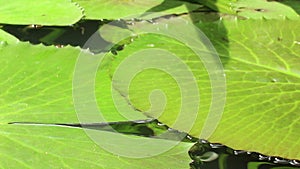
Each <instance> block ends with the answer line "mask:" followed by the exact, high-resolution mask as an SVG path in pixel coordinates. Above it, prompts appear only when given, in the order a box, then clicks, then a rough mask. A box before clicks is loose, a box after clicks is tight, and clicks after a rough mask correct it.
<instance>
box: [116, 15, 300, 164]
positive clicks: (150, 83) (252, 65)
mask: <svg viewBox="0 0 300 169" xmlns="http://www.w3.org/2000/svg"><path fill="white" fill-rule="evenodd" d="M222 24H224V26H225V28H226V29H227V31H228V32H227V35H226V34H225V37H224V35H222V34H221V31H220V32H219V33H216V32H215V31H212V28H213V25H222ZM299 24H300V22H299V20H297V21H290V20H270V21H268V20H260V21H257V20H245V21H224V22H218V23H210V24H209V23H206V24H205V23H199V26H200V27H201V28H202V30H203V31H204V32H205V33H207V34H208V35H209V37H214V38H215V39H212V40H213V42H214V44H217V45H215V47H216V48H217V50H218V51H221V60H222V63H223V66H224V70H225V75H226V81H227V96H226V104H225V111H224V113H223V116H222V119H221V121H220V123H219V124H218V128H217V130H216V131H214V133H213V134H212V135H211V136H210V137H207V138H204V139H209V140H210V141H212V142H220V143H223V144H226V145H228V146H230V147H233V148H234V149H242V150H250V151H258V152H260V153H263V154H267V155H274V156H282V157H286V158H292V159H300V153H299V151H298V149H299V148H300V139H299V138H300V135H299V129H300V123H299V118H298V117H299V116H298V114H299V111H300V110H299V106H298V100H299V98H300V93H299V91H298V89H299V87H300V86H299V82H300V75H299V63H300V60H299V55H300V48H299V44H300V43H299V39H300V37H299V36H298V34H297V32H299V26H296V25H299ZM214 27H215V26H214ZM218 34H220V36H218ZM226 44H228V45H226ZM156 47H157V48H160V49H164V50H168V51H171V52H172V53H174V54H176V56H177V57H178V58H180V59H182V62H183V63H184V64H186V65H187V66H189V67H190V69H191V72H192V73H193V74H194V75H195V79H197V84H198V87H199V95H200V105H199V106H200V107H199V109H200V110H199V111H198V117H197V120H195V123H194V125H193V128H192V129H191V130H190V131H188V132H189V133H190V134H192V135H193V136H196V137H199V136H200V134H201V132H202V129H203V127H204V125H205V119H206V118H207V114H208V110H209V108H210V105H211V91H210V90H211V88H210V84H209V82H210V81H209V78H208V74H207V72H206V70H205V67H204V66H203V65H202V64H201V61H200V60H199V58H197V57H196V56H195V54H194V53H193V52H192V51H191V50H190V49H189V48H187V47H186V46H185V45H184V44H182V43H180V42H178V41H176V40H174V39H170V38H166V37H161V36H158V35H153V34H147V35H141V36H139V38H137V39H136V40H134V42H132V43H131V44H130V45H128V46H127V47H126V48H125V49H124V50H123V51H121V52H120V53H119V55H118V56H117V57H116V59H115V60H114V62H113V64H112V65H113V66H112V68H111V74H112V75H114V73H116V72H117V71H116V70H118V69H121V67H122V66H120V65H121V64H122V63H123V62H124V61H125V60H126V59H127V57H128V56H131V55H136V54H135V53H136V52H137V51H139V50H141V51H143V50H147V49H151V48H156ZM148 54H149V53H148ZM143 55H144V53H141V54H140V57H141V58H143V57H142V56H143ZM165 55H166V54H165V53H163V52H162V53H161V55H159V54H157V53H155V52H153V57H154V56H156V57H161V58H163V57H164V56H165ZM136 58H138V57H136ZM156 60H157V62H159V61H160V60H159V59H156ZM124 63H126V65H128V67H130V66H129V64H128V63H127V62H124ZM133 63H135V62H133ZM172 63H173V62H169V63H168V64H166V63H164V64H165V65H166V66H172ZM135 64H137V65H139V64H141V65H142V62H136V63H135ZM121 70H124V69H121ZM178 71H179V72H180V71H183V70H182V69H181V68H179V67H178ZM114 80H115V82H116V83H115V87H116V88H117V89H119V91H120V92H121V93H122V94H123V95H126V96H127V97H128V98H129V99H130V101H131V103H132V105H133V106H134V107H135V108H137V109H139V110H141V111H143V112H144V113H145V114H147V115H149V116H152V117H156V118H158V119H159V120H160V121H162V122H164V123H166V124H167V125H169V126H171V127H174V128H176V129H178V130H185V128H184V127H181V126H180V125H175V124H176V120H177V118H179V112H180V108H181V101H182V95H181V93H180V90H179V89H180V88H181V87H182V86H180V85H179V84H178V83H177V82H176V80H175V79H174V77H172V76H171V75H170V74H168V73H165V72H163V71H159V70H156V69H145V70H143V71H141V72H139V73H138V74H136V76H135V77H134V78H133V79H132V80H131V81H130V85H129V87H130V88H129V90H128V91H125V90H124V86H125V87H126V85H125V84H123V83H124V82H125V81H124V79H123V78H120V77H119V79H118V78H116V79H114ZM122 82H123V83H122ZM190 82H191V81H187V82H186V83H190ZM185 85H186V84H185ZM183 86H184V85H183ZM156 89H159V90H161V91H163V92H164V94H161V93H160V92H156V91H157V90H156ZM155 90H156V91H155ZM151 92H152V93H151ZM195 96H196V95H194V94H192V95H189V97H191V98H194V97H195ZM195 98H196V97H195ZM220 99H222V98H220ZM156 100H157V101H156ZM194 104H195V103H192V102H191V103H190V106H193V105H194ZM186 113H190V112H186ZM216 119H217V116H216ZM210 122H212V121H210ZM182 124H183V126H184V122H182ZM208 125H209V124H208Z"/></svg>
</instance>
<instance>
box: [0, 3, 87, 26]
mask: <svg viewBox="0 0 300 169" xmlns="http://www.w3.org/2000/svg"><path fill="white" fill-rule="evenodd" d="M0 3H1V4H5V5H1V7H0V23H4V24H16V25H30V24H36V25H72V24H74V23H76V22H77V21H78V20H80V19H81V18H82V16H83V14H82V9H81V8H80V7H79V6H78V5H76V4H75V3H72V2H71V1H70V0H44V1H39V0H16V1H10V2H9V3H7V2H6V1H4V0H1V1H0Z"/></svg>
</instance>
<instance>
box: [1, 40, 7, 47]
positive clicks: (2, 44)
mask: <svg viewBox="0 0 300 169" xmlns="http://www.w3.org/2000/svg"><path fill="white" fill-rule="evenodd" d="M7 45H8V44H7V42H6V41H0V46H7Z"/></svg>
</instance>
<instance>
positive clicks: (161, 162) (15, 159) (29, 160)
mask: <svg viewBox="0 0 300 169" xmlns="http://www.w3.org/2000/svg"><path fill="white" fill-rule="evenodd" d="M0 129H1V131H0V139H1V145H0V157H1V159H2V162H1V164H0V166H1V168H99V169H107V168H111V169H119V168H134V169H140V168H148V169H151V168H161V169H164V168H188V164H189V162H190V158H189V157H188V154H187V151H188V149H189V147H190V146H191V143H180V144H179V145H178V146H176V147H175V148H173V149H172V150H170V151H168V152H166V153H164V154H161V155H158V156H155V157H151V158H143V159H133V158H125V157H120V156H118V155H114V154H111V153H109V152H107V151H105V150H103V149H102V148H100V147H99V146H98V145H97V144H96V143H94V142H93V141H92V140H91V139H90V138H89V137H88V136H87V135H86V133H85V132H84V131H83V130H82V129H78V128H69V127H55V126H24V125H23V126H22V125H7V124H1V125H0ZM99 132H100V133H101V131H99ZM102 133H103V135H106V136H107V133H104V132H103V131H102ZM111 135H116V134H114V133H112V134H111ZM139 139H141V138H139ZM142 139H144V141H145V142H146V141H148V140H149V139H150V138H142ZM106 140H109V139H106ZM111 143H113V144H115V145H118V144H122V143H121V142H117V141H116V140H111Z"/></svg>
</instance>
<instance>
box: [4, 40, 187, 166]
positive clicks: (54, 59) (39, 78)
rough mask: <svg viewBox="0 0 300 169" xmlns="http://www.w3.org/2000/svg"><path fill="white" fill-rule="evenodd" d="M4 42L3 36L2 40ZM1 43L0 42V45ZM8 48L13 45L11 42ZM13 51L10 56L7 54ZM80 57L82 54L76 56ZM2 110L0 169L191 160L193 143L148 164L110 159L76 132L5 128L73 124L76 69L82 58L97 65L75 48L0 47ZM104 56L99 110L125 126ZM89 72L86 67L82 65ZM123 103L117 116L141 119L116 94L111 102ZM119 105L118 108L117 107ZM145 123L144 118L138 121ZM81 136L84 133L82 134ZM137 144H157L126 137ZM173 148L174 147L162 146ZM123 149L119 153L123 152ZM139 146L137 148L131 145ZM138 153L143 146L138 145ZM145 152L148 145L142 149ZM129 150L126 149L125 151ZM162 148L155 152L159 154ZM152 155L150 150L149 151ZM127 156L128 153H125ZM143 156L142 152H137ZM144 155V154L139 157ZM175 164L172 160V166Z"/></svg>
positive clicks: (114, 156)
mask: <svg viewBox="0 0 300 169" xmlns="http://www.w3.org/2000/svg"><path fill="white" fill-rule="evenodd" d="M1 38H2V39H5V38H6V35H4V36H2V35H1ZM1 38H0V39H1ZM12 42H13V41H12ZM12 51H13V52H12ZM81 52H82V53H81ZM0 53H1V55H0V56H1V57H0V63H1V65H2V68H1V89H0V91H1V92H0V94H1V97H0V98H1V99H0V103H1V107H0V128H1V130H0V138H1V140H2V143H3V144H1V145H0V156H1V159H2V160H3V161H5V162H3V163H1V164H0V166H1V167H2V168H41V167H43V168H86V167H88V168H136V169H138V168H141V166H142V167H143V168H149V169H150V168H153V167H161V168H168V167H171V168H177V167H179V168H187V167H188V164H189V162H190V158H189V156H188V154H187V151H188V149H189V147H190V146H191V145H192V143H179V144H178V145H176V146H175V147H173V148H172V149H171V150H169V151H167V152H161V154H159V155H157V156H153V157H149V158H143V159H135V158H128V157H121V156H119V155H117V154H112V153H111V152H109V150H107V149H104V148H102V147H100V146H99V145H97V144H96V142H94V140H92V139H91V138H89V137H88V136H87V133H86V132H84V130H83V129H81V128H75V127H62V126H55V125H46V124H45V125H38V124H32V125H30V124H27V125H25V124H8V123H10V122H37V123H52V124H53V123H78V122H79V121H78V119H77V115H76V112H75V108H74V103H73V97H72V80H73V73H74V70H75V63H76V61H77V59H78V56H79V54H80V53H81V56H85V57H90V58H93V59H98V58H97V57H98V56H97V55H93V54H91V53H89V52H88V51H82V50H81V49H79V48H74V47H70V46H67V47H64V48H56V47H54V46H48V47H45V46H43V45H31V44H29V43H23V42H19V43H9V44H7V45H5V46H0ZM110 59H111V56H110V55H107V57H106V58H105V59H104V60H105V61H104V62H103V63H102V64H101V65H100V67H99V72H98V73H97V78H100V79H101V80H100V83H97V87H96V88H97V89H96V92H95V93H97V99H99V103H98V104H99V107H100V108H101V111H102V113H103V114H104V115H105V117H106V118H107V119H108V120H111V121H121V120H126V118H124V117H123V116H122V115H120V114H119V112H117V110H116V109H115V106H114V105H113V100H112V98H111V99H109V97H111V95H112V94H111V87H110V84H111V81H110V77H109V76H108V75H109V74H108V73H107V70H108V69H105V68H106V67H107V63H110ZM87 66H88V65H87ZM114 98H115V99H119V100H120V101H119V102H118V103H119V104H120V103H123V105H122V104H121V105H120V106H123V109H122V110H128V112H127V113H131V114H133V115H132V117H134V113H136V115H137V116H135V117H136V118H141V116H142V114H141V113H140V112H137V111H135V110H133V109H131V107H130V106H129V105H128V104H127V102H126V101H125V100H124V98H123V97H122V96H120V95H119V94H118V93H117V95H115V96H114ZM122 101H123V102H122ZM143 117H144V118H146V117H145V116H143ZM85 131H86V130H85ZM90 132H93V133H97V134H98V135H100V136H102V138H101V139H102V140H105V143H109V144H114V145H115V146H110V147H113V148H114V147H116V148H118V146H119V147H121V148H124V146H126V144H124V142H122V141H120V140H115V139H113V138H116V137H117V136H119V135H120V134H119V133H110V132H105V131H97V130H90ZM109 136H111V137H109ZM128 138H132V139H141V142H142V143H146V142H152V141H154V142H159V139H153V138H142V137H137V136H128ZM165 142H169V143H170V144H174V143H173V142H174V141H165ZM122 146H123V147H122ZM136 146H138V145H136ZM141 146H142V147H143V145H141ZM144 147H146V148H147V144H145V145H144ZM126 148H127V149H128V147H125V148H124V149H125V150H126ZM161 148H162V147H157V148H156V149H157V150H160V149H161ZM152 149H153V148H152ZM130 150H132V148H130ZM140 151H141V152H137V153H143V150H140ZM144 153H147V152H144ZM174 159H176V160H174Z"/></svg>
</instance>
